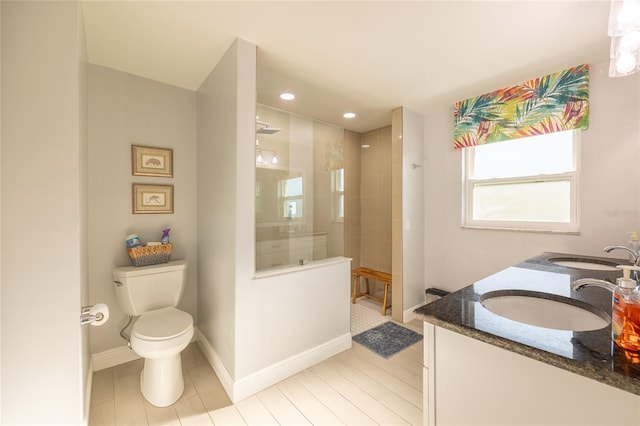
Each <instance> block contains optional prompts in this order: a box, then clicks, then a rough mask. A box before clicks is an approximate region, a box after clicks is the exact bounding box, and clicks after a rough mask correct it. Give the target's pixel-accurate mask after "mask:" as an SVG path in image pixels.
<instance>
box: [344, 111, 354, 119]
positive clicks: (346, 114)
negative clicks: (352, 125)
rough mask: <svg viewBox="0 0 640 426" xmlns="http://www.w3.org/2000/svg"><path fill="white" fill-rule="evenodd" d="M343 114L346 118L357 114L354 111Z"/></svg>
mask: <svg viewBox="0 0 640 426" xmlns="http://www.w3.org/2000/svg"><path fill="white" fill-rule="evenodd" d="M342 116H343V117H344V118H354V117H355V116H356V114H355V113H354V112H345V113H344V114H342Z"/></svg>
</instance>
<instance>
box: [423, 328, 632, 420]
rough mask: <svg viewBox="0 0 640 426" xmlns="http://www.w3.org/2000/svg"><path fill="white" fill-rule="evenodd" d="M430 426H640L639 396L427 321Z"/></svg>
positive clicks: (425, 392)
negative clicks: (553, 425)
mask: <svg viewBox="0 0 640 426" xmlns="http://www.w3.org/2000/svg"><path fill="white" fill-rule="evenodd" d="M424 336H425V339H424V345H425V346H424V371H423V376H422V377H423V395H424V405H423V410H424V424H425V425H453V424H458V425H472V424H474V425H481V424H485V425H521V424H529V425H550V424H555V425H581V426H582V425H639V424H640V396H638V395H635V394H633V393H630V392H625V391H623V390H620V389H617V388H614V387H612V386H608V385H604V384H602V383H599V382H598V381H596V380H592V379H588V378H586V377H583V376H580V375H577V374H574V373H571V372H568V371H566V370H563V369H560V368H557V367H554V366H551V365H548V364H545V363H543V362H540V361H537V360H534V359H531V358H527V357H525V356H522V355H519V354H516V353H513V352H510V351H507V350H505V349H501V348H498V347H496V346H493V345H490V344H488V343H484V342H481V341H479V340H476V339H473V338H470V337H467V336H463V335H462V334H458V333H456V332H453V331H450V330H447V329H444V328H441V327H437V326H435V325H433V324H429V323H427V322H425V323H424Z"/></svg>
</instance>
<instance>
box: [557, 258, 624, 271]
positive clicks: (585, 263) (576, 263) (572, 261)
mask: <svg viewBox="0 0 640 426" xmlns="http://www.w3.org/2000/svg"><path fill="white" fill-rule="evenodd" d="M549 262H551V263H553V264H555V265H558V266H566V267H568V268H574V269H588V270H590V271H619V270H620V269H618V268H617V266H618V264H617V263H614V262H607V261H605V260H602V261H595V260H587V259H581V258H579V257H576V258H572V257H556V258H551V259H549Z"/></svg>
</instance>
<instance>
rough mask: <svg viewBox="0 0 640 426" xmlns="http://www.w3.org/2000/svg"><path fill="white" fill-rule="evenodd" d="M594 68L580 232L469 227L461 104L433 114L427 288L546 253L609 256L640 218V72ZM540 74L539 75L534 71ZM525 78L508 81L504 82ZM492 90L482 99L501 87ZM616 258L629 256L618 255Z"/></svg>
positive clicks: (429, 118)
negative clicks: (457, 112) (458, 115)
mask: <svg viewBox="0 0 640 426" xmlns="http://www.w3.org/2000/svg"><path fill="white" fill-rule="evenodd" d="M607 70H608V63H605V64H598V65H592V66H591V69H590V79H591V92H590V110H591V111H590V119H589V121H590V126H589V129H588V130H586V131H583V132H582V143H581V150H582V158H581V175H580V193H579V196H580V200H579V203H580V214H581V234H580V235H550V234H540V233H524V232H513V231H489V230H472V229H462V228H461V226H460V224H461V208H462V183H461V182H462V180H461V179H462V153H461V152H459V151H455V150H454V149H453V147H452V146H453V103H454V101H456V100H457V99H452V100H451V102H450V104H449V105H447V106H446V107H443V108H442V109H441V110H438V111H435V112H434V111H429V112H425V116H426V121H425V124H426V127H425V144H424V147H425V151H424V155H425V160H424V172H425V194H426V199H425V214H424V218H425V268H424V274H425V282H424V286H425V288H428V287H438V288H443V289H445V290H457V289H459V288H462V287H464V286H466V285H468V284H471V283H472V282H474V281H476V280H478V279H480V278H483V277H485V276H487V275H490V274H492V273H494V272H496V271H498V270H500V269H503V268H505V267H507V266H509V265H512V264H514V263H516V262H519V261H521V260H524V259H526V258H529V257H531V256H535V255H537V254H539V253H542V252H544V251H555V252H563V253H577V254H585V255H596V256H601V255H603V256H604V255H605V254H604V253H603V252H602V249H603V248H604V247H605V246H607V245H610V244H623V245H624V244H626V241H627V239H628V235H627V231H631V230H636V229H638V227H639V225H640V222H639V220H638V219H639V218H640V194H639V190H640V186H639V176H640V174H639V173H638V165H639V164H640V142H639V137H638V136H639V135H640V120H638V117H639V113H640V97H639V96H638V94H639V93H640V90H639V86H640V77H639V76H638V75H637V74H636V75H633V76H629V77H624V78H617V79H612V78H609V77H608V76H607ZM531 77H532V78H534V77H536V76H531ZM516 83H518V81H505V82H504V86H508V85H511V84H516ZM495 89H497V87H486V88H482V89H479V90H478V93H474V94H470V96H474V95H477V94H481V93H485V92H488V91H491V90H495ZM611 255H612V256H614V257H622V258H626V256H625V255H624V253H621V252H617V253H616V252H613V253H612V254H611Z"/></svg>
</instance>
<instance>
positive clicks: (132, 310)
mask: <svg viewBox="0 0 640 426" xmlns="http://www.w3.org/2000/svg"><path fill="white" fill-rule="evenodd" d="M186 268H187V263H186V261H184V260H176V261H172V262H168V263H163V264H159V265H151V266H141V267H135V266H123V267H120V268H115V269H114V270H113V280H114V283H115V286H116V287H115V288H116V297H117V298H118V302H119V303H120V306H121V307H122V309H123V310H124V311H125V312H126V313H127V314H129V315H133V316H137V315H140V318H138V321H137V322H136V323H135V324H134V326H133V330H132V331H131V349H133V351H134V352H135V353H137V354H138V355H140V356H141V357H143V358H144V370H143V371H142V375H141V376H140V388H141V389H142V395H144V397H145V398H146V399H147V401H149V402H150V403H151V404H153V405H155V406H157V407H166V406H168V405H171V404H173V403H174V402H176V401H177V400H178V399H179V398H180V396H181V395H182V391H183V390H184V379H183V377H182V362H181V359H180V352H182V350H183V349H184V348H186V347H187V345H188V344H189V342H190V341H191V337H193V318H192V317H191V315H189V314H188V313H186V312H183V311H180V310H178V309H176V308H175V306H177V304H178V301H179V300H180V296H181V295H182V289H183V286H184V281H185V280H184V277H185V271H186Z"/></svg>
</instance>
